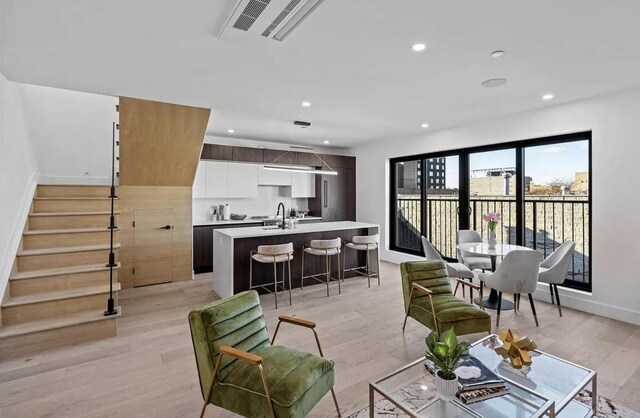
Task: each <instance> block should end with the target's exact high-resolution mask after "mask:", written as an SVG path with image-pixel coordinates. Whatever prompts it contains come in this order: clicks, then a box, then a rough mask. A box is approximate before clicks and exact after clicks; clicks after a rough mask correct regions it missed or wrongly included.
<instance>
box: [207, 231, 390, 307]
mask: <svg viewBox="0 0 640 418" xmlns="http://www.w3.org/2000/svg"><path fill="white" fill-rule="evenodd" d="M377 233H379V226H378V225H374V224H369V223H364V222H350V221H342V222H323V223H312V224H299V225H298V227H297V228H295V229H285V230H283V229H280V228H274V227H262V226H258V227H246V228H226V229H216V230H214V231H213V290H214V291H215V292H216V293H217V294H218V295H219V296H220V297H222V298H226V297H229V296H231V295H233V294H235V293H239V292H242V291H244V290H249V254H250V252H251V250H257V249H258V246H259V245H274V244H286V243H288V242H292V243H293V248H294V253H293V259H292V260H291V281H292V287H293V288H297V287H300V276H301V273H302V272H301V268H302V263H301V261H302V246H303V245H304V244H309V242H310V241H311V240H312V239H333V238H338V237H340V238H341V239H342V241H343V242H344V241H345V240H351V238H353V237H354V236H356V235H372V234H377ZM343 255H345V254H344V253H343ZM346 257H347V259H346V262H347V267H349V266H350V267H355V266H356V265H358V266H361V265H364V264H365V252H364V251H348V252H347V253H346ZM334 258H335V257H334ZM253 268H254V270H253V278H254V283H256V284H265V283H272V282H273V266H272V265H271V264H269V265H267V264H262V263H254V266H253ZM339 268H340V269H341V268H342V266H337V263H336V262H335V261H334V262H333V263H332V266H331V275H332V276H333V277H338V271H339V270H338V269H339ZM325 269H326V265H325V260H324V258H323V257H314V256H309V257H305V275H307V274H310V273H311V272H313V273H321V272H324V271H325ZM281 270H282V269H281V268H278V274H279V275H280V274H281ZM353 275H355V273H352V274H351V276H353ZM347 276H349V275H347ZM305 283H307V282H305ZM308 283H309V285H311V284H312V281H309V282H308Z"/></svg>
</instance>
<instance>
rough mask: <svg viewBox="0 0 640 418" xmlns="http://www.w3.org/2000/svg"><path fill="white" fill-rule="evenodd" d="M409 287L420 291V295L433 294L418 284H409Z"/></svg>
mask: <svg viewBox="0 0 640 418" xmlns="http://www.w3.org/2000/svg"><path fill="white" fill-rule="evenodd" d="M411 287H413V288H414V289H416V290H419V291H421V292H422V293H424V294H425V295H431V294H433V292H432V291H431V290H429V289H427V288H426V287H424V286H422V285H420V284H418V283H411Z"/></svg>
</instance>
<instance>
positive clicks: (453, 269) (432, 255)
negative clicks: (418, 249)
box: [420, 237, 480, 303]
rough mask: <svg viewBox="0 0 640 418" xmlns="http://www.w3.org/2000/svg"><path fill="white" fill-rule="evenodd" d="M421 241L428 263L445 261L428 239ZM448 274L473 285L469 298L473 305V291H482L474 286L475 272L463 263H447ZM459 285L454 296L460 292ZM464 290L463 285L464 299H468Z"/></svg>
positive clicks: (421, 238)
mask: <svg viewBox="0 0 640 418" xmlns="http://www.w3.org/2000/svg"><path fill="white" fill-rule="evenodd" d="M420 240H421V241H422V250H423V251H424V256H425V258H426V259H427V261H444V260H443V258H442V255H441V254H440V252H439V251H438V250H436V248H435V247H434V246H433V244H431V242H429V240H428V239H427V238H425V237H420ZM447 274H448V275H449V277H455V278H457V279H462V280H469V282H470V283H471V284H472V286H470V289H469V297H470V298H471V301H472V303H473V289H477V290H478V291H480V286H476V285H473V278H474V277H475V276H474V274H473V272H472V271H471V270H469V268H468V267H467V266H465V265H464V264H462V263H449V262H447ZM459 285H460V282H456V287H455V290H454V291H453V294H454V296H455V294H456V293H457V292H458V286H459ZM464 288H465V286H464V283H463V286H462V297H463V298H464V297H466V295H465V290H464Z"/></svg>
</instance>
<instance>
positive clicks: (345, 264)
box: [342, 245, 349, 280]
mask: <svg viewBox="0 0 640 418" xmlns="http://www.w3.org/2000/svg"><path fill="white" fill-rule="evenodd" d="M347 248H349V247H347V246H346V245H345V246H344V254H342V280H344V273H345V271H346V270H347Z"/></svg>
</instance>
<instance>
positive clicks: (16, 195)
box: [0, 74, 38, 299]
mask: <svg viewBox="0 0 640 418" xmlns="http://www.w3.org/2000/svg"><path fill="white" fill-rule="evenodd" d="M22 87H23V86H22V85H21V84H18V83H12V82H10V81H8V80H7V79H6V78H5V77H4V76H3V75H2V74H0V299H1V298H2V295H3V294H4V290H5V288H6V285H7V282H8V280H9V275H10V273H11V268H12V266H13V262H14V260H15V256H16V251H17V249H18V245H19V243H20V237H21V236H22V230H23V228H24V225H25V222H26V219H27V214H28V211H29V208H30V207H31V199H32V197H33V192H34V190H35V186H36V173H37V168H38V167H37V162H36V158H35V154H34V150H33V147H32V143H31V139H30V136H29V130H28V125H27V120H26V118H25V108H24V101H23V90H22Z"/></svg>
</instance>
